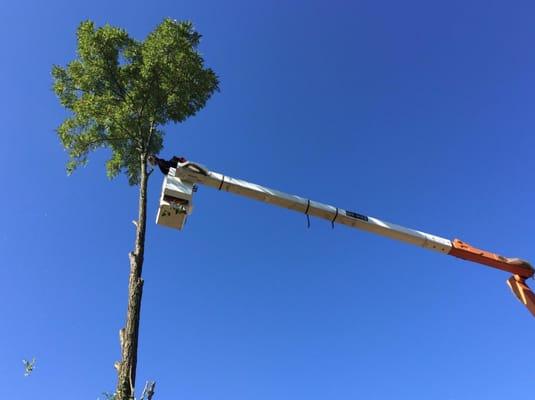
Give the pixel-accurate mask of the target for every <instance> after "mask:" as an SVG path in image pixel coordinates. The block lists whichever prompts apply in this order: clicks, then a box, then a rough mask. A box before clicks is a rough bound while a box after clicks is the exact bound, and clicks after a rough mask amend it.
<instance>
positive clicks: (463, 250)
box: [448, 239, 534, 278]
mask: <svg viewBox="0 0 535 400" xmlns="http://www.w3.org/2000/svg"><path fill="white" fill-rule="evenodd" d="M451 245H452V246H451V250H450V252H449V253H448V254H449V255H450V256H455V257H458V258H462V259H464V260H469V261H473V262H476V263H478V264H484V265H488V266H489V267H493V268H498V269H501V270H502V271H507V272H511V273H512V274H515V275H519V276H521V277H522V278H531V277H532V276H533V273H534V270H533V267H532V266H531V264H530V263H528V262H527V261H524V260H521V259H519V258H508V257H503V256H500V255H499V254H495V253H491V252H490V251H485V250H481V249H476V248H475V247H472V246H470V245H469V244H468V243H465V242H463V241H461V240H459V239H454V240H453V242H452V243H451Z"/></svg>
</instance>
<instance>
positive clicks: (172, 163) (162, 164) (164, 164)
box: [148, 154, 187, 175]
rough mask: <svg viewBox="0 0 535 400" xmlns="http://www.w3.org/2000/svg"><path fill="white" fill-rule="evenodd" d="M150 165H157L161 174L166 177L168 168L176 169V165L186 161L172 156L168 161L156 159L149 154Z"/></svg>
mask: <svg viewBox="0 0 535 400" xmlns="http://www.w3.org/2000/svg"><path fill="white" fill-rule="evenodd" d="M148 161H149V163H150V165H158V168H160V171H162V174H164V175H167V174H168V173H169V168H176V166H177V164H178V163H184V162H186V161H187V160H186V159H185V158H184V157H177V156H173V158H171V159H170V160H164V159H163V158H158V157H156V156H155V155H154V154H151V155H150V156H149V158H148Z"/></svg>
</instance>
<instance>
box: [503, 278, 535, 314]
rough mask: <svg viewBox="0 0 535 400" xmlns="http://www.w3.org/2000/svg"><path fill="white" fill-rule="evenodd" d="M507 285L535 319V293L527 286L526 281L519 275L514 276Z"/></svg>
mask: <svg viewBox="0 0 535 400" xmlns="http://www.w3.org/2000/svg"><path fill="white" fill-rule="evenodd" d="M507 284H508V285H509V287H510V288H511V290H512V291H513V293H514V294H515V296H516V297H517V298H518V300H520V302H521V303H522V304H524V305H525V306H526V307H527V308H528V310H529V312H531V314H532V315H533V316H534V317H535V293H533V291H532V290H531V289H530V288H529V286H528V285H526V280H525V279H524V278H522V277H521V276H518V275H513V276H512V277H510V278H509V279H508V280H507Z"/></svg>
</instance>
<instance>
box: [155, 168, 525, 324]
mask: <svg viewBox="0 0 535 400" xmlns="http://www.w3.org/2000/svg"><path fill="white" fill-rule="evenodd" d="M196 184H203V185H206V186H210V187H212V188H214V189H217V190H224V191H226V192H230V193H234V194H237V195H240V196H244V197H248V198H250V199H254V200H258V201H262V202H264V203H269V204H272V205H276V206H279V207H283V208H287V209H289V210H293V211H297V212H299V213H303V214H306V215H307V216H314V217H318V218H322V219H325V220H327V221H329V222H331V223H332V224H333V226H334V224H342V225H346V226H349V227H351V228H357V229H361V230H364V231H368V232H371V233H375V234H378V235H381V236H385V237H388V238H390V239H396V240H400V241H402V242H405V243H408V244H412V245H416V246H420V247H423V248H426V249H429V250H433V251H436V252H440V253H444V254H448V255H451V256H454V257H457V258H462V259H465V260H469V261H473V262H476V263H478V264H483V265H486V266H490V267H493V268H497V269H500V270H502V271H507V272H510V273H512V274H513V276H512V277H511V278H510V279H509V280H508V281H507V283H508V285H509V287H510V288H511V290H512V292H513V293H514V294H515V296H516V297H517V298H518V299H519V300H520V301H521V302H522V303H523V304H524V305H525V306H526V307H527V308H528V310H529V311H530V312H531V313H532V314H533V315H534V316H535V294H534V293H533V291H532V290H531V289H530V288H529V287H528V286H527V285H526V282H525V281H526V279H527V278H530V277H533V275H534V269H533V267H532V266H531V264H530V263H528V262H527V261H524V260H521V259H518V258H508V257H503V256H501V255H499V254H495V253H491V252H489V251H485V250H480V249H477V248H475V247H472V246H471V245H469V244H467V243H465V242H462V241H461V240H459V239H454V240H453V241H450V240H449V239H445V238H442V237H440V236H435V235H432V234H429V233H425V232H421V231H417V230H414V229H410V228H405V227H403V226H400V225H396V224H392V223H390V222H386V221H383V220H381V219H379V218H375V217H370V216H367V215H364V214H360V213H357V212H354V211H349V210H345V209H342V208H338V207H334V206H331V205H328V204H323V203H320V202H317V201H314V200H310V199H307V198H304V197H300V196H296V195H292V194H288V193H284V192H281V191H279V190H275V189H270V188H268V187H265V186H261V185H258V184H256V183H251V182H247V181H244V180H241V179H236V178H232V177H230V176H226V175H223V174H220V173H217V172H212V171H209V170H208V169H206V168H205V167H203V166H202V165H199V164H196V163H192V162H188V161H186V162H184V163H178V164H177V166H176V168H170V169H169V174H168V175H167V176H166V177H165V179H164V182H163V189H162V194H161V197H160V207H159V210H158V217H157V223H158V224H161V225H166V226H169V227H172V228H176V229H182V228H183V226H184V224H185V222H186V218H187V216H188V215H190V214H191V212H192V210H193V203H192V201H193V193H194V192H195V185H196Z"/></svg>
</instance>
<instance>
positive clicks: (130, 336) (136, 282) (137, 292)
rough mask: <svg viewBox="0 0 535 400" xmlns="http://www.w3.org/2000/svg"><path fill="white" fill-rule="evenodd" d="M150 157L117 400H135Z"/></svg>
mask: <svg viewBox="0 0 535 400" xmlns="http://www.w3.org/2000/svg"><path fill="white" fill-rule="evenodd" d="M146 164H147V155H146V154H142V155H141V175H140V178H141V179H140V184H139V218H138V221H137V224H136V227H137V228H136V242H135V246H134V251H133V252H131V253H129V257H130V280H129V284H128V308H127V312H126V325H125V327H124V328H123V329H121V330H120V332H119V337H120V342H121V355H122V360H121V361H120V362H119V363H117V364H116V367H117V373H118V381H117V389H116V392H115V393H116V399H117V400H131V399H133V398H134V394H135V385H136V367H137V346H138V338H139V316H140V312H141V296H142V294H143V279H142V278H141V272H142V269H143V255H144V252H145V229H146V219H147V215H146V212H147V181H148V178H149V174H148V173H147V166H146Z"/></svg>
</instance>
